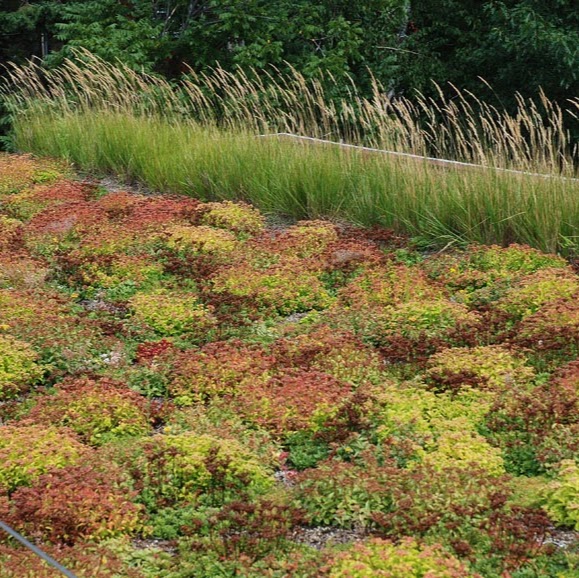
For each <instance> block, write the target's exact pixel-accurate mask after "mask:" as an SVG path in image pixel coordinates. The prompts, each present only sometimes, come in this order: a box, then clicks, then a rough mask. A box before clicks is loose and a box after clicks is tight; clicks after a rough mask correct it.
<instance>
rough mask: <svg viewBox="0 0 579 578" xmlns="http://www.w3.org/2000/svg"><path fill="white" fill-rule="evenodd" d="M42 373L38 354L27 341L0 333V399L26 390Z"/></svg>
mask: <svg viewBox="0 0 579 578" xmlns="http://www.w3.org/2000/svg"><path fill="white" fill-rule="evenodd" d="M43 374H44V369H43V367H42V366H41V365H39V364H38V354H37V353H36V352H35V351H34V349H33V348H32V347H31V346H30V344H29V343H26V342H24V341H20V340H19V339H15V338H14V337H11V336H10V335H1V334H0V401H6V400H8V399H12V398H15V397H18V396H19V395H20V394H22V393H24V392H26V391H27V390H29V389H30V388H31V387H32V386H33V385H35V384H36V383H37V382H38V381H39V380H40V379H41V378H42V376H43Z"/></svg>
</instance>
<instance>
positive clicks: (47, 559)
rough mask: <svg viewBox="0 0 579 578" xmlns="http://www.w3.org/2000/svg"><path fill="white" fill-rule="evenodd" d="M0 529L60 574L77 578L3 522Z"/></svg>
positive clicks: (69, 577)
mask: <svg viewBox="0 0 579 578" xmlns="http://www.w3.org/2000/svg"><path fill="white" fill-rule="evenodd" d="M0 528H1V529H2V530H4V531H5V532H6V533H7V534H10V536H12V537H13V538H15V539H16V540H18V541H19V542H20V543H21V544H24V545H25V546H26V547H27V548H28V549H29V550H32V552H34V553H35V554H36V555H37V556H40V557H41V558H42V559H43V560H44V561H45V562H48V563H49V564H50V565H51V566H54V567H55V568H56V569H57V570H59V571H60V572H62V573H63V574H64V575H65V576H68V578H77V577H76V576H75V575H74V574H73V573H72V572H71V571H70V570H67V569H66V568H65V567H64V566H62V565H61V564H59V563H58V562H57V561H56V560H55V559H54V558H51V557H50V556H49V555H48V554H45V553H44V552H43V551H42V550H41V549H40V548H38V547H37V546H35V545H34V544H32V543H31V542H29V541H28V540H27V539H26V538H25V537H24V536H21V535H20V534H19V533H18V532H16V530H13V529H12V528H11V527H10V526H7V525H6V524H5V523H4V522H1V521H0Z"/></svg>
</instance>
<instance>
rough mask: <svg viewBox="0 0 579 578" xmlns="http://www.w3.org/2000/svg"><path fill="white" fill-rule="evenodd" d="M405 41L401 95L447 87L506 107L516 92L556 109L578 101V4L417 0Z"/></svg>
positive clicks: (564, 0)
mask: <svg viewBox="0 0 579 578" xmlns="http://www.w3.org/2000/svg"><path fill="white" fill-rule="evenodd" d="M407 34H408V36H407V38H406V39H405V42H404V43H403V46H402V47H403V49H404V50H405V52H404V53H403V61H404V66H403V67H402V70H401V74H400V76H399V87H402V88H406V89H408V88H417V89H420V90H423V91H427V92H428V91H432V85H431V79H432V80H435V81H436V82H438V83H441V84H445V83H448V82H451V83H453V84H455V85H456V86H458V87H460V88H466V89H469V90H472V91H473V92H475V93H476V94H478V95H481V96H484V97H486V98H487V99H492V98H496V97H498V98H499V99H500V100H501V101H502V102H503V103H504V104H505V105H507V106H510V105H512V104H513V95H514V93H515V92H516V91H518V92H520V93H521V94H523V95H525V96H531V95H533V96H534V95H536V94H537V92H538V91H539V89H543V90H544V91H545V92H546V93H547V95H548V96H549V97H550V98H552V99H555V100H558V101H559V102H563V101H564V100H565V99H566V98H570V97H574V96H576V95H577V94H578V93H579V6H578V5H577V1H576V0H504V1H498V0H491V1H486V2H476V1H473V0H420V2H418V1H416V2H413V3H412V8H411V15H410V24H409V27H408V30H407ZM480 78H483V79H484V80H485V81H486V82H488V84H489V85H490V86H492V88H493V90H492V91H491V90H490V89H489V88H488V87H487V86H486V85H485V84H484V83H483V82H481V81H480Z"/></svg>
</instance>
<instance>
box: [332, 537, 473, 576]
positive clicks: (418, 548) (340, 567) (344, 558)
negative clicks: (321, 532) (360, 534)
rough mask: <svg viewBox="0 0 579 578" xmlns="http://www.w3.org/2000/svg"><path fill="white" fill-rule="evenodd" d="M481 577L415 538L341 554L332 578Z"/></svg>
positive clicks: (373, 541)
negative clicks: (378, 577)
mask: <svg viewBox="0 0 579 578" xmlns="http://www.w3.org/2000/svg"><path fill="white" fill-rule="evenodd" d="M377 576H380V577H383V578H481V576H480V575H479V574H476V573H474V572H472V571H470V570H469V569H468V568H467V567H466V566H465V565H464V564H463V563H462V562H461V561H460V560H458V558H456V557H455V556H453V555H452V554H450V553H449V552H447V551H446V550H445V549H444V548H443V547H442V546H441V545H440V544H430V545H426V544H421V543H419V542H417V541H416V540H414V539H412V538H403V539H402V540H401V541H400V542H399V543H397V544H396V543H393V542H390V541H388V540H382V539H380V538H372V539H370V540H366V541H365V542H360V543H358V544H356V545H354V546H352V547H350V548H349V549H348V550H346V551H344V552H341V553H339V554H338V555H337V556H336V558H335V560H334V561H333V562H332V565H331V570H330V578H374V577H377Z"/></svg>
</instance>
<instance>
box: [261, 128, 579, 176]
mask: <svg viewBox="0 0 579 578" xmlns="http://www.w3.org/2000/svg"><path fill="white" fill-rule="evenodd" d="M256 136H257V137H258V138H267V137H276V136H285V137H289V138H295V139H301V140H307V141H309V142H315V143H320V144H331V145H335V146H339V147H342V148H348V149H357V150H360V151H365V152H371V153H381V154H383V155H390V156H395V157H404V158H407V159H415V160H421V161H428V162H429V163H432V164H435V165H452V166H459V167H467V168H471V169H473V168H475V169H486V170H492V171H499V172H502V173H511V174H515V175H527V176H530V177H541V178H543V179H562V180H564V181H579V179H576V178H573V177H563V176H561V175H546V174H544V173H530V172H527V171H518V170H515V169H503V168H501V167H491V166H485V165H477V164H474V163H465V162H462V161H451V160H448V159H437V158H436V157H425V156H422V155H415V154H412V153H402V152H398V151H389V150H385V149H377V148H373V147H365V146H361V145H353V144H348V143H343V142H336V141H333V140H325V139H322V138H314V137H311V136H302V135H299V134H293V133H291V132H275V133H271V134H258V135H256Z"/></svg>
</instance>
